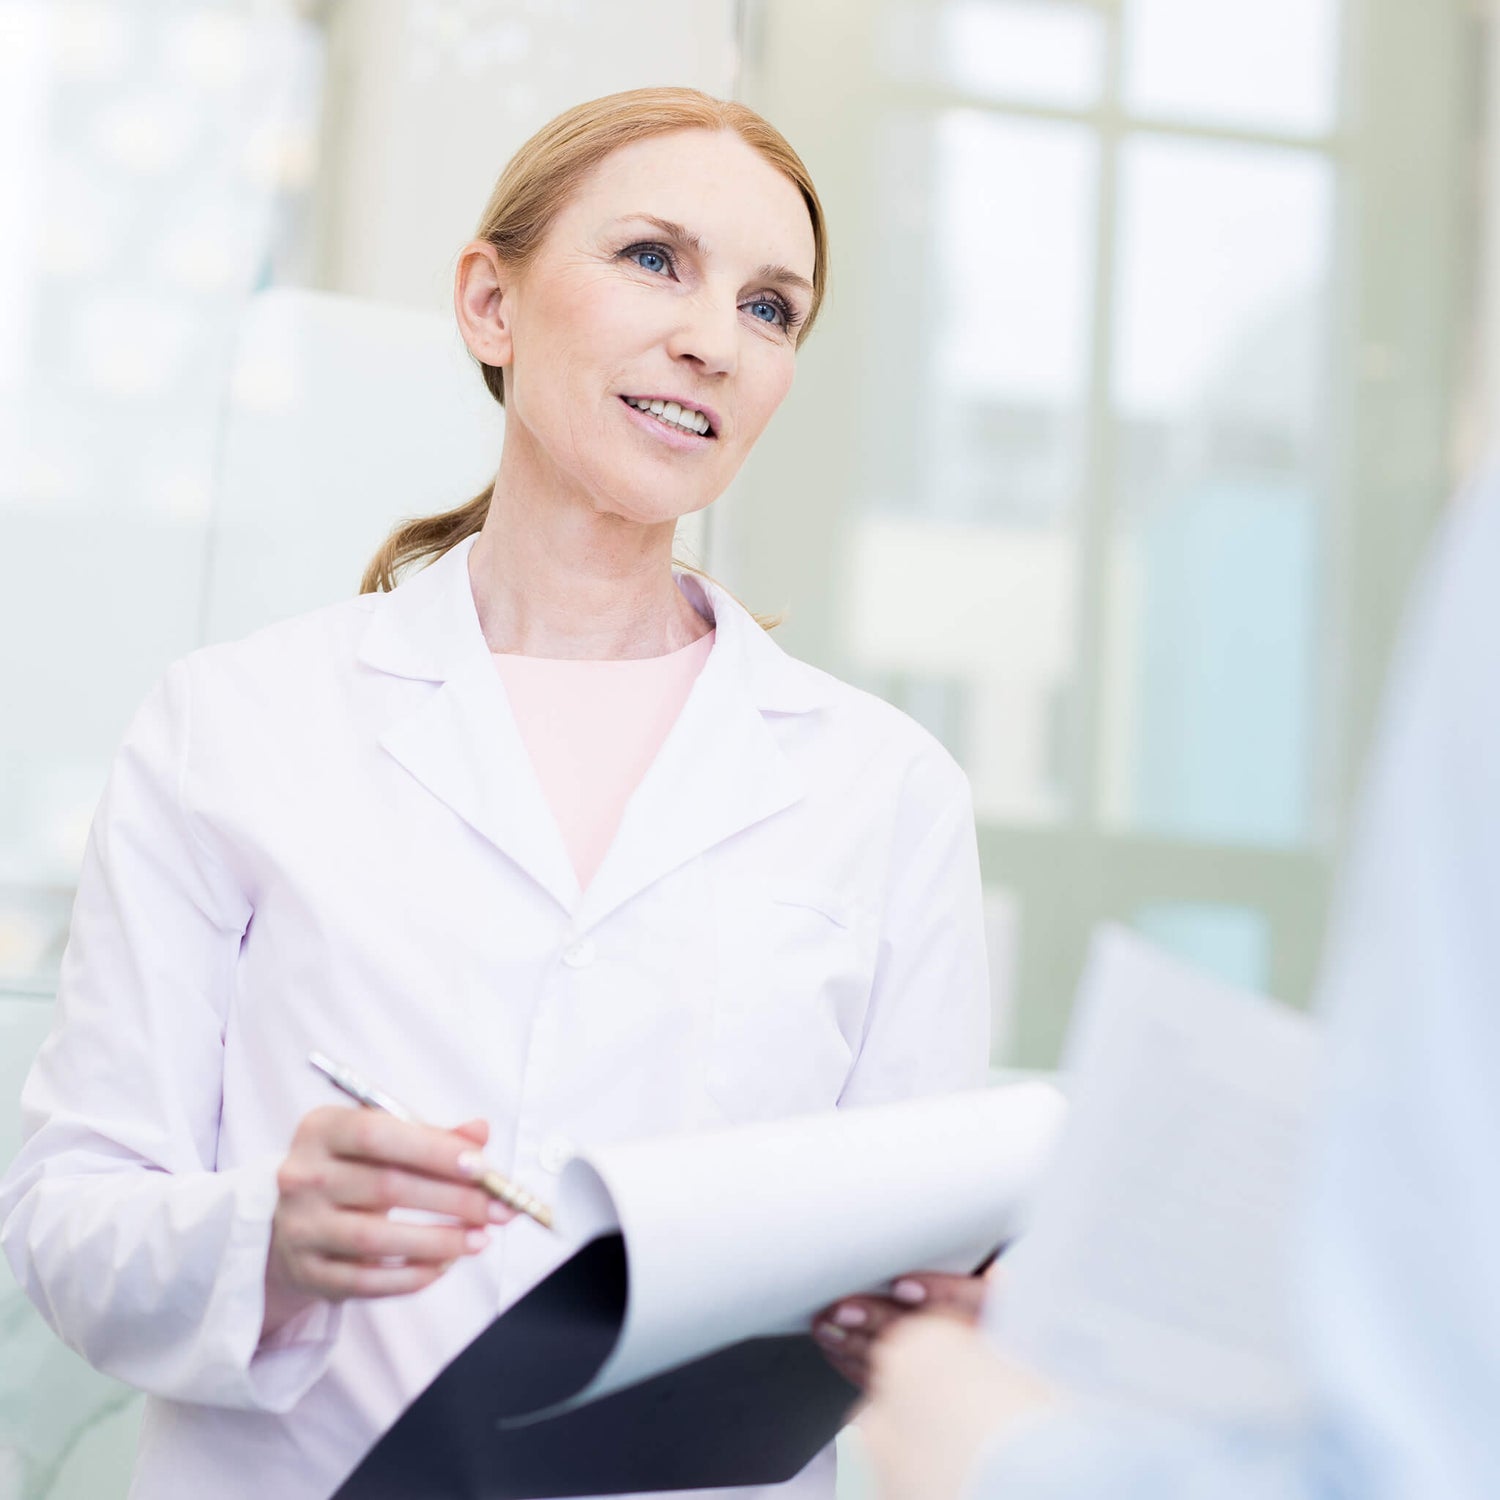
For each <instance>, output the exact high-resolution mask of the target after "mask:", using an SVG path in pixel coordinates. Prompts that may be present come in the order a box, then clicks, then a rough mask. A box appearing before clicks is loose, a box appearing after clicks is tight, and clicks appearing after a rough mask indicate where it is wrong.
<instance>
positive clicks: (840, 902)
mask: <svg viewBox="0 0 1500 1500" xmlns="http://www.w3.org/2000/svg"><path fill="white" fill-rule="evenodd" d="M716 906H717V912H716V937H717V953H716V965H715V967H716V983H715V992H714V1013H713V1026H712V1034H711V1035H712V1041H711V1055H710V1058H709V1066H708V1079H707V1082H708V1090H709V1093H710V1094H711V1095H712V1096H713V1099H714V1102H715V1103H716V1105H717V1106H718V1108H719V1109H720V1111H722V1113H723V1114H724V1115H725V1117H726V1118H728V1119H730V1120H735V1121H739V1120H755V1119H773V1118H776V1117H777V1116H781V1115H792V1114H805V1113H808V1112H811V1111H813V1110H819V1109H828V1108H831V1107H832V1106H833V1105H834V1104H836V1103H837V1102H838V1097H839V1094H840V1093H841V1092H842V1091H843V1086H844V1083H845V1080H846V1079H847V1077H848V1074H849V1068H850V1065H851V1063H852V1061H853V1058H854V1054H855V1051H856V1049H857V1045H858V1040H859V1036H860V1032H861V1029H862V1026H863V1020H864V1013H865V1005H866V1002H867V1000H868V996H869V988H870V983H869V968H870V965H869V964H868V963H867V962H866V960H865V957H864V952H863V949H864V943H863V935H864V922H863V920H862V914H861V911H860V908H859V905H858V903H857V902H856V901H854V900H852V899H851V898H850V897H848V896H846V895H844V894H843V893H842V892H840V891H838V890H836V889H834V888H832V887H827V886H819V885H814V884H806V883H799V884H797V885H785V886H777V887H775V888H773V889H756V890H751V891H746V892H742V893H738V894H725V895H722V896H721V897H720V899H719V900H718V902H717V903H716Z"/></svg>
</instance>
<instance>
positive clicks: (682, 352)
mask: <svg viewBox="0 0 1500 1500" xmlns="http://www.w3.org/2000/svg"><path fill="white" fill-rule="evenodd" d="M678 306H679V308H680V316H679V317H678V320H677V322H676V324H675V326H674V327H673V329H672V331H671V333H670V334H669V336H668V338H667V352H668V353H669V354H670V355H671V356H672V358H673V360H674V361H675V360H683V361H684V362H686V363H688V364H690V365H692V366H693V367H694V373H696V374H698V375H733V374H734V372H735V369H736V367H737V365H738V363H739V348H740V325H739V308H738V306H737V305H736V304H735V301H734V299H733V297H726V296H723V295H720V294H716V293H714V292H712V291H710V290H708V289H707V288H705V289H704V290H702V291H701V292H700V293H699V294H698V295H696V296H692V297H685V298H683V300H682V301H681V302H680V303H679V304H678Z"/></svg>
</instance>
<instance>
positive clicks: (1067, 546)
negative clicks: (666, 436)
mask: <svg viewBox="0 0 1500 1500" xmlns="http://www.w3.org/2000/svg"><path fill="white" fill-rule="evenodd" d="M881 159H882V161H883V162H884V163H886V164H889V163H891V162H893V161H894V162H896V163H897V164H898V165H899V168H900V170H897V171H894V172H893V173H892V175H891V178H890V180H891V181H892V182H893V183H897V184H899V185H900V186H899V188H898V189H897V190H896V191H893V192H892V193H891V194H890V195H889V197H888V198H886V199H885V200H884V203H883V210H882V211H883V213H884V215H885V222H884V223H883V224H882V232H881V234H880V235H879V236H878V238H879V245H880V248H879V252H878V254H879V274H878V275H877V276H876V278H875V286H876V288H877V298H876V301H875V304H874V305H873V306H872V308H871V318H870V326H872V327H878V328H879V329H880V330H881V334H882V336H881V340H880V351H881V354H882V356H883V357H882V359H881V360H880V361H879V363H878V364H876V365H875V366H873V367H872V387H871V389H870V393H869V398H868V400H867V403H866V404H867V407H868V409H869V410H870V412H871V414H872V417H871V422H870V428H869V442H868V444H867V445H866V451H867V453H868V467H867V469H866V472H865V478H864V484H865V492H866V495H867V496H868V500H867V504H866V510H865V515H864V516H863V518H862V519H861V520H860V521H859V522H858V523H857V526H856V534H855V537H854V545H853V548H852V561H851V567H852V570H853V574H852V587H851V590H850V594H851V598H852V602H853V612H852V616H851V619H850V622H849V628H850V645H851V654H852V656H853V657H854V659H855V661H856V662H857V663H858V664H859V665H860V666H861V668H862V669H863V670H864V671H865V673H866V675H867V678H868V680H869V681H870V684H871V686H873V687H875V688H876V690H877V691H880V692H883V693H885V694H887V695H888V696H890V697H892V698H893V699H894V700H895V701H897V702H899V703H900V704H901V705H902V706H903V707H904V708H906V709H907V710H908V712H911V713H913V714H914V715H916V716H917V717H918V718H920V719H922V720H923V722H925V723H927V724H928V726H929V727H930V728H932V729H933V731H934V732H935V733H937V734H939V735H940V736H941V737H942V738H943V739H944V740H945V741H946V742H947V743H948V745H949V746H950V748H952V749H953V751H954V753H955V754H956V755H957V756H958V757H959V759H960V760H961V761H963V762H964V764H965V765H966V767H967V768H968V769H969V771H970V774H971V776H972V777H973V779H974V789H975V797H976V801H977V803H978V805H979V810H980V814H981V816H985V817H992V818H1021V819H1039V818H1049V817H1052V816H1055V815H1056V814H1057V813H1058V812H1059V811H1060V810H1061V807H1062V799H1063V789H1062V786H1061V778H1060V774H1059V762H1060V760H1061V758H1062V757H1061V754H1060V750H1059V746H1058V742H1057V740H1058V729H1059V725H1060V723H1061V722H1062V721H1063V719H1064V714H1065V697H1066V693H1067V691H1068V689H1069V687H1070V684H1071V680H1072V670H1073V661H1074V654H1075V642H1074V637H1073V620H1074V614H1075V597H1076V586H1075V579H1076V571H1077V535H1076V506H1077V499H1078V492H1079V488H1080V486H1081V483H1082V479H1083V463H1084V459H1085V456H1086V455H1085V444H1084V420H1083V410H1084V403H1085V398H1086V391H1087V386H1088V371H1089V320H1090V316H1091V309H1092V301H1093V298H1092V287H1093V275H1094V272H1093V264H1094V260H1093V246H1094V222H1095V220H1094V213H1095V210H1094V195H1095V176H1096V172H1095V165H1096V159H1095V147H1094V143H1093V141H1092V139H1091V137H1090V135H1089V133H1088V131H1087V130H1085V129H1084V128H1082V127H1076V126H1072V125H1059V124H1053V123H1050V122H1034V121H1022V120H1004V119H994V118H991V117H989V116H985V115H979V114H975V113H971V112H968V111H952V112H948V113H945V114H943V115H941V116H939V117H936V118H933V117H930V116H929V117H925V118H923V119H920V120H915V121H912V120H908V121H907V122H905V123H904V124H902V125H900V126H898V127H896V128H894V129H893V130H892V131H891V133H890V138H889V139H888V140H887V141H886V142H885V143H884V146H883V151H882V158H881ZM916 183H922V184H927V185H928V186H927V187H926V192H927V194H928V196H927V198H926V199H925V201H920V202H915V203H914V202H913V201H912V197H911V193H912V184H916ZM893 393H894V394H895V395H896V397H897V400H896V403H895V406H894V410H893V408H892V395H893ZM895 601H899V604H897V603H895Z"/></svg>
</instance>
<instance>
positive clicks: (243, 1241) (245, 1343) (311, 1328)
mask: <svg viewBox="0 0 1500 1500" xmlns="http://www.w3.org/2000/svg"><path fill="white" fill-rule="evenodd" d="M276 1168H277V1163H276V1161H275V1160H274V1159H269V1158H268V1159H267V1160H265V1161H261V1162H254V1163H251V1164H249V1165H247V1166H243V1167H235V1168H232V1169H230V1170H229V1171H228V1172H225V1173H222V1174H221V1175H222V1176H223V1177H225V1178H227V1179H229V1180H230V1183H231V1193H232V1195H233V1200H234V1210H233V1214H234V1216H233V1223H232V1226H231V1229H230V1234H229V1242H228V1245H227V1247H226V1251H225V1265H224V1268H223V1270H224V1274H223V1275H222V1276H221V1277H220V1279H219V1285H220V1286H221V1287H222V1288H223V1294H222V1299H221V1305H220V1306H219V1307H218V1308H217V1309H216V1310H215V1311H214V1312H213V1313H212V1314H211V1315H210V1320H209V1322H210V1326H221V1327H223V1328H224V1329H225V1330H226V1338H227V1339H228V1341H229V1351H230V1359H231V1362H232V1364H233V1367H234V1368H235V1369H237V1370H239V1371H242V1372H243V1378H244V1382H245V1404H246V1405H247V1406H250V1407H252V1408H255V1409H258V1410H261V1411H268V1412H275V1413H282V1412H287V1411H290V1410H291V1409H292V1408H293V1407H294V1406H295V1405H296V1404H297V1402H298V1401H300V1400H301V1399H302V1397H303V1395H305V1394H306V1392H307V1391H308V1390H309V1389H310V1388H311V1387H312V1385H313V1384H315V1383H316V1381H317V1380H318V1379H319V1378H320V1377H321V1376H322V1374H323V1373H324V1371H325V1370H327V1368H328V1364H329V1361H330V1360H331V1358H332V1356H333V1349H334V1344H335V1342H336V1341H337V1338H338V1331H339V1325H340V1323H341V1321H342V1309H341V1308H340V1307H339V1306H337V1305H335V1304H333V1303H329V1302H319V1303H315V1304H314V1305H313V1306H312V1307H309V1308H307V1309H306V1310H305V1311H303V1312H300V1313H298V1314H297V1315H296V1316H295V1317H294V1318H291V1319H289V1320H288V1321H287V1322H286V1323H284V1324H283V1325H282V1326H281V1327H280V1328H278V1329H277V1330H276V1332H275V1333H274V1334H272V1335H270V1336H269V1337H268V1338H265V1339H262V1338H261V1326H262V1324H263V1323H264V1322H265V1315H266V1257H267V1255H268V1253H269V1251H270V1248H271V1219H272V1216H273V1215H274V1214H275V1212H276V1199H277V1190H276Z"/></svg>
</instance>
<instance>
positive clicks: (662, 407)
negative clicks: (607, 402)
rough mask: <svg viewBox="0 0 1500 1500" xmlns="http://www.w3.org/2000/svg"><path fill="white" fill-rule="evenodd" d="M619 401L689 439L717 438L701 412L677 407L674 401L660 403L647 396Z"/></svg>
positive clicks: (621, 398) (710, 424) (690, 408)
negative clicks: (686, 435)
mask: <svg viewBox="0 0 1500 1500" xmlns="http://www.w3.org/2000/svg"><path fill="white" fill-rule="evenodd" d="M620 400H622V401H623V402H624V403H625V404H626V405H627V406H633V407H634V408H635V409H636V410H637V411H639V412H644V413H645V414H646V415H647V416H648V417H655V418H656V420H657V421H658V422H660V423H661V424H662V426H664V427H667V428H670V429H671V430H672V431H673V432H683V433H687V434H688V435H689V436H691V437H702V438H712V437H717V436H718V434H717V433H716V432H715V431H714V429H713V424H712V423H711V422H710V421H709V420H708V417H707V416H706V415H705V414H704V413H703V412H701V411H695V410H694V409H693V408H692V407H691V406H679V405H678V404H677V402H675V401H662V400H658V399H654V398H652V397H649V396H621V397H620Z"/></svg>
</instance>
